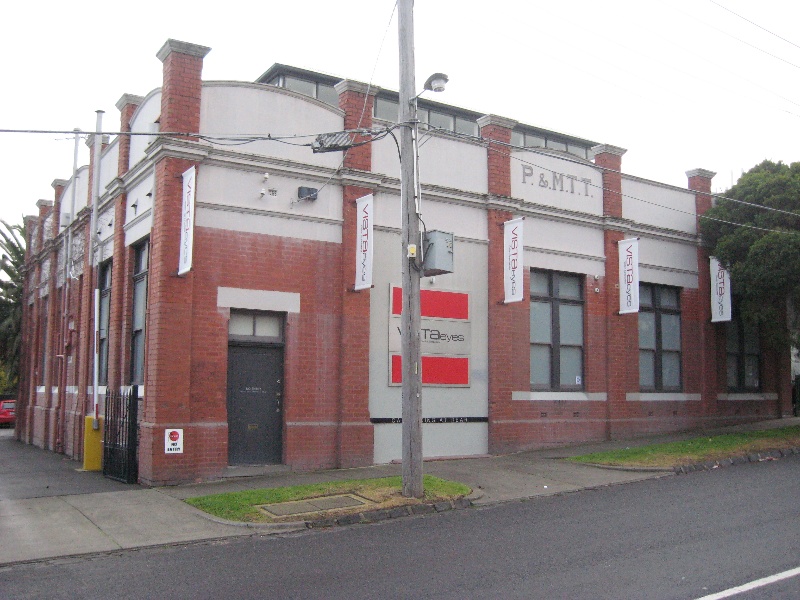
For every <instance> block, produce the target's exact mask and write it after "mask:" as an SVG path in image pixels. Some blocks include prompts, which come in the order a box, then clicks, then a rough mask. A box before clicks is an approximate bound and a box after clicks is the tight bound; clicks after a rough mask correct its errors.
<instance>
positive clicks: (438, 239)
mask: <svg viewBox="0 0 800 600" xmlns="http://www.w3.org/2000/svg"><path fill="white" fill-rule="evenodd" d="M422 249H423V251H424V260H423V263H422V269H423V273H424V275H425V277H433V276H434V275H444V274H446V273H452V272H453V234H452V233H450V232H447V231H426V232H425V233H424V234H423V242H422Z"/></svg>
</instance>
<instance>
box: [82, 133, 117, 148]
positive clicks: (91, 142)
mask: <svg viewBox="0 0 800 600" xmlns="http://www.w3.org/2000/svg"><path fill="white" fill-rule="evenodd" d="M96 135H97V134H96V133H90V134H89V135H87V136H86V145H87V146H88V147H89V148H91V147H92V146H94V136H96ZM110 141H111V136H109V135H108V134H107V133H104V134H103V135H102V137H101V138H100V143H101V144H102V145H104V146H105V145H106V144H108V143H109V142H110Z"/></svg>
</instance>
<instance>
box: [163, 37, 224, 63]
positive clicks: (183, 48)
mask: <svg viewBox="0 0 800 600" xmlns="http://www.w3.org/2000/svg"><path fill="white" fill-rule="evenodd" d="M173 52H177V53H178V54H188V55H189V56H196V57H198V58H204V57H205V55H206V54H208V53H209V52H211V48H209V47H208V46H200V45H199V44H191V43H189V42H181V41H180V40H173V39H171V38H170V39H168V40H167V41H166V42H164V45H163V46H161V49H160V50H159V51H158V52H156V57H157V58H158V60H160V61H161V62H164V61H165V60H166V59H167V57H168V56H169V55H170V54H172V53H173Z"/></svg>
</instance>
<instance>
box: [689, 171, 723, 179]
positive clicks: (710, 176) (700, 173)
mask: <svg viewBox="0 0 800 600" xmlns="http://www.w3.org/2000/svg"><path fill="white" fill-rule="evenodd" d="M714 175H716V173H715V172H714V171H709V170H708V169H692V170H691V171H686V176H687V177H688V178H690V179H691V178H692V177H702V178H703V179H713V178H714Z"/></svg>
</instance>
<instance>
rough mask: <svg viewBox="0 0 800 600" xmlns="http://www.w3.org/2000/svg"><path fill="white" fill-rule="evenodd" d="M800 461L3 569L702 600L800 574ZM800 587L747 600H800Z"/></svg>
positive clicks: (164, 579)
mask: <svg viewBox="0 0 800 600" xmlns="http://www.w3.org/2000/svg"><path fill="white" fill-rule="evenodd" d="M798 517H800V457H791V458H785V459H781V460H777V461H770V462H763V463H759V464H746V465H740V466H735V467H729V468H726V469H719V470H717V471H713V472H700V473H692V474H690V475H684V476H678V477H667V478H663V479H656V480H648V481H642V482H638V483H630V484H625V485H618V486H613V487H609V488H603V489H598V490H590V491H584V492H577V493H572V494H567V495H564V496H555V497H547V498H540V499H537V500H531V501H525V502H514V503H508V504H502V505H496V506H491V507H486V508H483V509H479V510H478V509H473V510H463V511H453V512H449V513H441V514H436V515H430V516H425V517H418V518H408V519H401V520H397V521H389V522H383V523H379V524H376V525H366V526H365V525H361V526H353V527H348V528H337V529H332V530H326V531H309V532H304V533H299V534H293V535H289V536H281V537H278V536H272V537H261V536H254V537H249V538H237V539H228V540H223V541H216V542H205V543H198V544H193V545H177V546H171V547H162V548H150V549H141V550H133V551H124V552H118V553H114V554H109V555H96V556H93V557H82V558H80V557H76V558H69V559H59V560H53V561H47V562H41V563H35V564H22V565H15V566H11V567H8V568H4V569H0V596H2V597H3V598H70V599H72V598H77V597H80V598H120V599H121V598H168V599H178V598H257V597H258V598H281V599H286V598H325V599H335V598H380V599H389V598H437V599H440V598H445V599H447V598H459V599H464V598H482V599H483V598H526V599H538V598H542V599H555V598H564V599H570V600H572V599H581V598H587V599H593V600H602V599H606V598H609V599H610V598H614V599H627V598H630V599H643V598H646V599H668V598H669V599H672V598H676V599H678V598H680V599H697V598H702V597H704V596H707V595H710V594H713V593H717V592H720V591H722V590H726V589H729V588H732V587H734V586H738V585H741V584H744V583H747V582H750V581H753V580H756V579H760V578H762V577H766V576H769V575H773V574H776V573H781V572H784V571H787V570H790V569H794V568H796V567H798V566H800V518H798ZM799 579H800V578H798V577H792V578H789V579H786V580H783V581H781V582H778V583H774V584H771V585H768V586H765V587H761V588H758V589H756V590H754V591H751V592H746V593H744V594H740V595H737V596H735V598H737V599H747V600H754V599H756V598H758V599H767V598H796V597H800V581H799Z"/></svg>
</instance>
